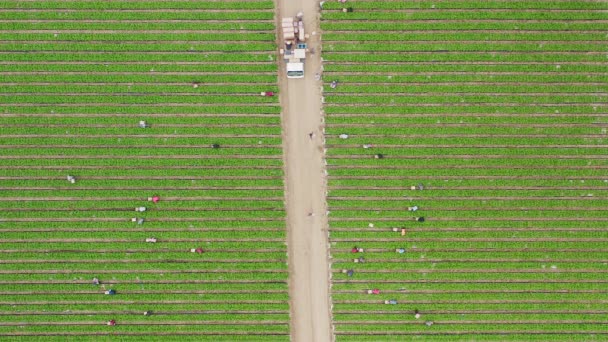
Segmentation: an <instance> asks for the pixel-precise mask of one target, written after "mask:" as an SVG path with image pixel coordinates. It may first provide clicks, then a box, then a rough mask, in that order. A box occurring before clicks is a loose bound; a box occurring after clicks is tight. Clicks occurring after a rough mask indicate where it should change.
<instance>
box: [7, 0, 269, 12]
mask: <svg viewBox="0 0 608 342" xmlns="http://www.w3.org/2000/svg"><path fill="white" fill-rule="evenodd" d="M0 8H2V9H9V10H10V9H21V10H27V9H48V10H53V9H57V10H62V9H81V10H95V11H108V10H137V9H140V10H158V9H165V10H167V12H169V11H171V10H177V9H188V10H196V9H207V10H221V9H230V10H241V11H242V12H248V11H249V10H255V9H266V10H270V11H271V10H272V9H273V8H274V5H273V3H272V1H268V0H260V1H257V0H256V1H247V2H232V1H230V2H224V3H217V2H215V1H197V2H188V1H186V2H184V1H146V2H138V1H102V2H100V1H82V0H81V1H69V2H68V1H36V2H29V1H25V2H24V1H16V0H9V1H3V2H2V5H0Z"/></svg>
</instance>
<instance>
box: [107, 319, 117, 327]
mask: <svg viewBox="0 0 608 342" xmlns="http://www.w3.org/2000/svg"><path fill="white" fill-rule="evenodd" d="M106 324H107V325H110V326H115V325H116V321H115V320H113V319H111V320H109V321H108V322H107V323H106Z"/></svg>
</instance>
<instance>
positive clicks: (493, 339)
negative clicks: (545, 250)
mask: <svg viewBox="0 0 608 342" xmlns="http://www.w3.org/2000/svg"><path fill="white" fill-rule="evenodd" d="M479 335H480V334H479V333H477V332H476V331H469V332H468V333H463V332H459V333H455V334H449V333H446V334H437V333H435V332H434V331H433V330H432V329H428V330H422V329H421V331H419V332H417V333H416V334H415V336H416V341H419V342H448V341H449V342H471V341H478V340H480V336H479ZM411 336H412V334H407V335H393V334H391V333H390V332H387V333H384V334H383V333H375V334H371V335H368V334H365V333H348V334H345V333H340V332H337V333H336V342H373V341H400V340H401V339H403V338H410V337H411ZM573 338H583V339H585V341H590V342H599V341H602V340H603V339H604V336H603V335H597V334H593V333H582V332H576V331H575V332H570V333H564V332H561V331H547V332H538V331H537V332H536V333H534V334H531V333H528V332H506V333H505V332H504V331H503V332H498V333H488V332H485V333H484V334H483V336H482V340H483V341H486V342H521V341H526V342H553V341H569V340H571V339H573ZM17 341H19V340H17ZM127 341H129V342H131V341H132V340H131V339H129V340H127ZM137 341H139V340H137Z"/></svg>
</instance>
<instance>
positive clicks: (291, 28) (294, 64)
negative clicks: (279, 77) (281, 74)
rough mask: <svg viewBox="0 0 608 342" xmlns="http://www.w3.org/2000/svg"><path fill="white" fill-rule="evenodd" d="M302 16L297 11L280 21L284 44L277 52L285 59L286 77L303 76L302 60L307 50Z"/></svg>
mask: <svg viewBox="0 0 608 342" xmlns="http://www.w3.org/2000/svg"><path fill="white" fill-rule="evenodd" d="M303 17H304V14H303V13H302V12H299V13H298V14H297V15H296V16H295V17H288V18H283V19H282V21H281V28H282V33H283V43H284V44H283V47H281V48H280V49H279V53H280V54H281V56H283V59H284V60H285V65H286V72H287V78H303V77H304V60H305V59H306V53H307V52H309V50H308V46H307V44H306V39H307V38H308V35H307V34H305V33H304V22H303V21H302V19H303Z"/></svg>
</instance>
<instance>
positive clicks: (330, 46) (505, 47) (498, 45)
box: [0, 37, 604, 53]
mask: <svg viewBox="0 0 608 342" xmlns="http://www.w3.org/2000/svg"><path fill="white" fill-rule="evenodd" d="M351 38H352V39H355V38H356V37H351ZM325 42H326V49H327V50H328V51H330V52H365V51H380V52H395V53H397V52H399V53H407V52H416V51H430V52H441V51H459V52H460V51H463V52H466V51H469V52H472V51H475V52H490V51H496V52H498V51H501V52H508V51H518V52H522V51H544V52H553V51H555V52H560V51H561V52H571V51H574V52H595V51H597V52H599V51H604V46H603V45H604V44H591V43H589V42H587V43H585V42H579V43H556V42H536V43H534V42H530V43H524V42H515V41H503V42H499V41H488V42H478V41H474V40H471V41H463V42H454V41H446V42H443V43H440V42H432V41H430V42H424V41H416V42H408V43H407V44H388V43H381V42H379V43H371V42H370V43H366V42H365V41H363V40H351V41H349V42H345V43H342V41H340V40H333V41H332V40H325ZM57 45H58V44H56V45H54V46H48V45H44V44H40V45H38V44H36V45H34V44H31V45H28V47H29V46H31V47H32V48H36V49H49V48H51V47H57ZM96 46H97V45H96ZM148 47H150V48H151V47H152V46H149V45H146V48H148ZM169 47H170V46H169V45H162V46H159V47H158V49H159V50H152V51H162V50H160V49H163V50H164V49H168V48H169ZM0 48H1V49H8V50H12V49H13V45H9V44H0ZM60 48H62V50H63V46H61V47H60ZM104 48H106V47H105V46H104ZM125 48H126V46H125ZM203 48H205V49H213V48H215V45H212V44H209V45H204V46H200V47H198V46H197V49H203ZM66 49H67V47H66ZM234 49H238V47H236V46H235V47H234ZM99 50H100V51H101V49H99ZM103 51H108V50H106V49H104V50H103ZM111 51H115V50H111ZM120 51H124V50H120ZM142 51H150V50H147V49H146V50H144V49H142Z"/></svg>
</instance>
